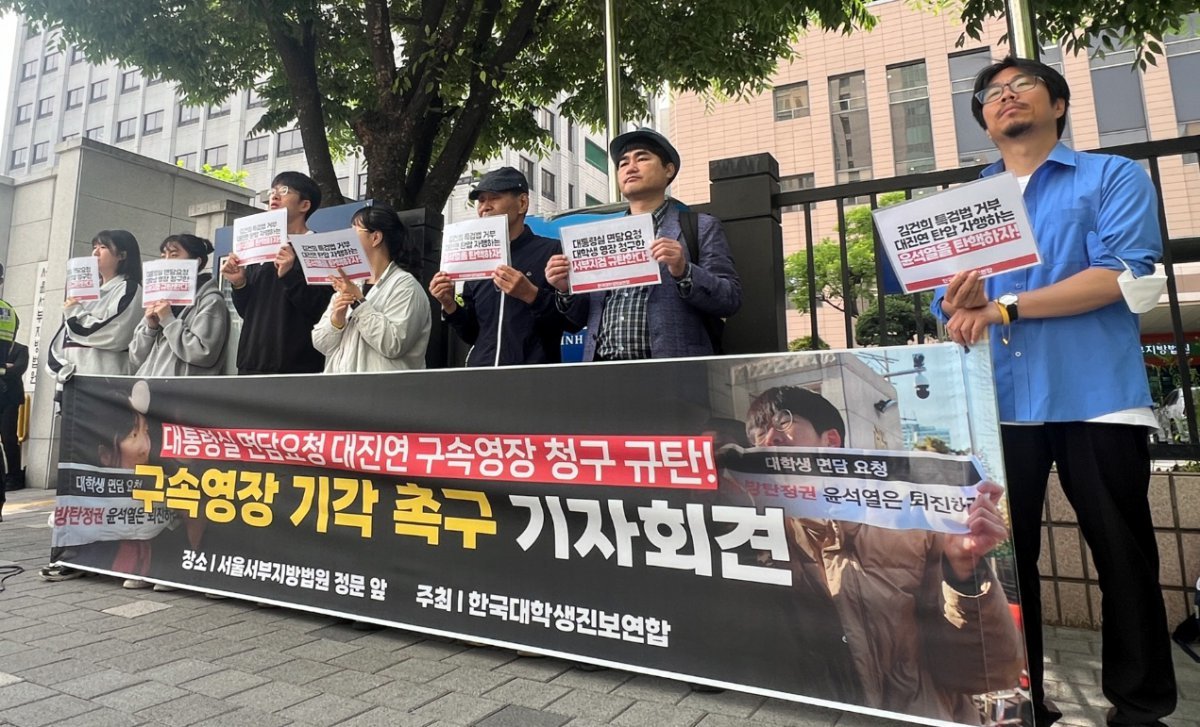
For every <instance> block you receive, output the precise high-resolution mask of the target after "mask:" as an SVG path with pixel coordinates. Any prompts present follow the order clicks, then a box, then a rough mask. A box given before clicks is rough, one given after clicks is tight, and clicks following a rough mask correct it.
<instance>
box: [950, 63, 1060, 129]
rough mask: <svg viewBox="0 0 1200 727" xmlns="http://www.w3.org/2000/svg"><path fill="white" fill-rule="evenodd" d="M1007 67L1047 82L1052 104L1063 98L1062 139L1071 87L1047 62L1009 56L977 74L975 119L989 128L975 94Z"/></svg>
mask: <svg viewBox="0 0 1200 727" xmlns="http://www.w3.org/2000/svg"><path fill="white" fill-rule="evenodd" d="M1005 68H1016V69H1017V70H1019V71H1022V72H1023V73H1026V74H1028V75H1030V76H1037V77H1038V78H1040V79H1042V82H1043V83H1045V84H1046V90H1047V91H1049V92H1050V103H1051V104H1053V103H1054V102H1055V101H1058V100H1059V99H1060V98H1061V99H1062V100H1063V104H1064V108H1063V115H1062V116H1060V117H1058V138H1060V139H1061V138H1062V135H1063V129H1065V128H1067V110H1068V109H1070V108H1071V87H1070V86H1068V85H1067V79H1065V78H1063V75H1062V74H1061V73H1059V72H1058V71H1056V70H1054V69H1053V68H1051V67H1050V66H1048V65H1046V64H1045V63H1042V62H1040V61H1034V60H1030V59H1028V58H1014V57H1013V56H1007V57H1006V58H1005V59H1004V60H1002V61H1000V62H998V63H993V64H992V65H990V66H988V67H987V68H985V69H983V70H982V71H980V72H979V75H977V76H975V87H974V88H973V89H972V90H971V93H972V96H971V113H972V114H973V115H974V116H975V120H976V121H977V122H979V125H980V126H981V127H982V128H983V129H984V130H985V131H986V130H987V124H986V123H985V122H984V120H983V104H981V103H979V99H977V98H975V96H974V94H977V93H979V92H980V91H982V90H983V89H985V88H987V87H988V84H990V83H991V82H992V79H993V78H995V77H996V75H997V74H998V73H1000V71H1003V70H1004V69H1005Z"/></svg>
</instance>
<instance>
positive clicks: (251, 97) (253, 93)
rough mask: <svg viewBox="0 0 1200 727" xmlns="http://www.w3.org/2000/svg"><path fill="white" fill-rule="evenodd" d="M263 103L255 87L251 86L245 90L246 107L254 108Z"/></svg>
mask: <svg viewBox="0 0 1200 727" xmlns="http://www.w3.org/2000/svg"><path fill="white" fill-rule="evenodd" d="M264 103H265V102H264V101H263V97H262V96H259V95H258V89H257V88H252V89H250V90H249V91H247V92H246V108H248V109H256V108H258V107H259V106H262V105H263V104H264Z"/></svg>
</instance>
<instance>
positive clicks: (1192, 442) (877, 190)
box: [772, 135, 1200, 460]
mask: <svg viewBox="0 0 1200 727" xmlns="http://www.w3.org/2000/svg"><path fill="white" fill-rule="evenodd" d="M1097 151H1102V152H1104V153H1107V154H1118V155H1121V156H1125V157H1128V158H1130V159H1134V160H1136V161H1138V162H1140V163H1142V164H1143V166H1145V167H1146V169H1147V171H1148V173H1149V175H1150V179H1151V181H1153V183H1154V187H1155V189H1156V190H1157V191H1158V193H1159V195H1158V197H1159V202H1158V221H1159V228H1160V230H1161V231H1162V236H1163V240H1164V245H1163V260H1162V262H1163V265H1164V267H1165V268H1166V273H1167V302H1166V304H1165V305H1166V306H1167V309H1168V311H1169V315H1170V322H1171V334H1172V341H1173V346H1174V352H1175V356H1174V358H1175V366H1176V367H1177V372H1178V383H1179V390H1180V392H1181V394H1182V400H1183V404H1184V411H1185V415H1186V416H1185V419H1186V423H1187V426H1186V428H1181V430H1180V431H1181V432H1185V435H1184V436H1183V437H1182V441H1171V438H1170V437H1167V438H1166V441H1156V442H1154V443H1153V444H1152V445H1151V456H1153V457H1154V458H1155V459H1176V460H1180V459H1187V460H1200V432H1198V431H1197V430H1198V427H1197V426H1196V404H1197V402H1196V397H1195V396H1193V391H1192V387H1193V376H1192V371H1191V367H1190V365H1189V362H1188V342H1187V338H1186V332H1185V330H1184V326H1183V316H1182V312H1181V308H1180V303H1179V290H1178V287H1177V280H1176V271H1175V266H1177V265H1180V264H1183V263H1191V262H1200V237H1180V238H1172V237H1171V236H1170V233H1169V230H1168V226H1167V215H1166V207H1165V205H1164V203H1163V199H1162V177H1161V174H1160V170H1159V160H1160V159H1161V158H1163V157H1174V156H1183V155H1187V154H1196V153H1197V152H1200V135H1195V136H1185V137H1180V138H1177V139H1165V140H1162V141H1151V142H1143V143H1138V144H1126V145H1123V146H1114V147H1107V148H1104V149H1100V150H1097ZM983 168H984V165H979V166H972V167H962V168H959V169H948V170H943V171H936V172H928V173H924V174H911V175H906V176H901V177H890V178H887V179H873V180H868V181H862V182H852V183H849V184H840V185H836V186H831V187H821V188H816V189H805V190H797V191H789V192H780V193H778V194H776V195H774V197H773V199H772V204H773V206H774V208H775V209H776V210H777V211H779V210H782V209H783V208H785V207H789V208H793V209H794V210H797V211H799V212H801V213H802V214H803V215H804V221H803V229H804V247H803V250H804V251H805V252H806V254H807V260H808V269H807V280H808V291H809V295H808V313H809V324H810V329H811V330H810V335H811V342H812V345H813V347H816V346H817V345H818V339H819V335H820V329H819V322H818V315H817V310H818V290H817V280H816V268H815V264H814V246H815V245H816V244H819V243H818V242H817V241H816V240H815V239H814V235H813V218H814V212H815V207H816V205H818V204H820V203H828V202H833V203H834V204H835V205H836V210H837V220H838V226H837V227H838V234H837V242H838V245H839V247H840V249H841V276H842V279H841V284H842V290H848V289H849V288H850V265H849V261H848V257H847V249H848V248H847V231H846V209H847V208H848V207H852V206H854V205H852V204H850V203H849V202H848V201H849V200H854V199H858V198H868V199H869V200H870V206H871V208H872V209H875V208H877V207H878V204H879V197H880V195H883V194H886V193H889V192H904V193H905V197H906V198H911V197H912V195H913V192H914V191H917V190H925V189H946V188H948V187H950V186H952V185H955V184H961V183H963V182H969V181H971V180H973V179H977V178H978V177H979V173H980V172H981V171H982V170H983ZM875 250H876V254H875V276H876V281H877V285H876V291H875V293H874V295H875V300H876V304H877V306H878V310H877V313H878V317H879V330H880V335H881V337H882V336H884V335H885V332H886V330H887V309H888V307H889V306H905V307H906V308H909V309H911V310H912V311H913V316H914V322H915V323H916V331H917V341H918V342H919V343H923V342H924V340H925V335H924V330H923V326H922V324H921V320H922V317H923V311H924V308H925V305H924V303H923V301H922V300H921V298H920V296H919V295H884V294H883V292H882V284H881V281H882V280H883V269H882V266H883V265H884V264H885V263H884V256H883V255H882V253H881V251H880V249H879V239H878V233H877V232H876V233H875ZM1160 308H1162V306H1161V305H1160ZM843 319H844V325H845V336H846V341H847V345H848V346H854V345H855V344H854V340H855V335H854V316H853V315H852V314H851V308H850V306H846V308H845V310H844V312H843ZM895 343H902V342H901V341H896V342H895Z"/></svg>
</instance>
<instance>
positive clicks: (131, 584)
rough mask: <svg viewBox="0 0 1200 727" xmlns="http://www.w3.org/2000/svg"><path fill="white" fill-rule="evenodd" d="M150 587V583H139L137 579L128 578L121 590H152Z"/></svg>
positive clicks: (122, 584) (123, 582)
mask: <svg viewBox="0 0 1200 727" xmlns="http://www.w3.org/2000/svg"><path fill="white" fill-rule="evenodd" d="M150 586H151V583H149V582H148V581H139V580H138V579H136V578H126V579H125V580H124V581H122V582H121V588H128V589H130V590H138V589H142V588H150Z"/></svg>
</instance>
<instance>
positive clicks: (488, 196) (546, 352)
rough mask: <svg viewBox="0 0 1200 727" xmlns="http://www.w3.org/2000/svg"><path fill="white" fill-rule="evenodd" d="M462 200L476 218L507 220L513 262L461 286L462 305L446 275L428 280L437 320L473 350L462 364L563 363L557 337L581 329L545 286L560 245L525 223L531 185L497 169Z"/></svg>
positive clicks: (517, 173)
mask: <svg viewBox="0 0 1200 727" xmlns="http://www.w3.org/2000/svg"><path fill="white" fill-rule="evenodd" d="M467 196H468V197H470V199H471V201H472V202H474V203H475V211H476V213H477V214H478V215H479V216H480V217H491V216H493V215H505V216H506V217H508V238H509V240H510V243H509V258H510V262H511V263H512V265H500V266H497V267H496V269H495V270H494V271H493V272H492V278H491V280H471V281H468V282H467V283H465V284H464V286H463V292H462V302H461V305H460V304H459V301H458V300H457V299H456V298H455V295H454V281H453V280H451V279H450V276H449V275H447V274H446V273H445V272H441V271H439V272H438V273H437V274H435V275H434V276H433V279H432V280H430V281H429V293H430V295H432V296H433V297H434V299H435V300H437V302H438V303H440V304H441V306H442V317H443V319H444V320H445V321H446V322H447V323H449V324H450V327H451V328H453V329H454V332H455V333H457V334H458V337H459V338H461V339H462V340H463V341H465V342H466V343H468V344H470V345H471V352H470V353H468V354H467V365H468V366H494V365H496V364H497V362H498V363H499V365H501V366H505V365H513V364H540V363H558V362H560V361H562V354H561V352H560V350H559V349H560V346H561V343H562V334H563V331H564V329H567V328H570V329H571V330H572V331H577V330H579V327H578V326H570V324H569V323H568V322H567V320H566V318H565V317H564V316H563V315H562V313H560V312H559V311H558V309H557V308H556V307H555V305H554V289H553V288H551V287H550V286H549V285H547V283H546V263H547V262H548V261H549V260H550V258H551V256H553V255H557V254H559V253H560V252H561V251H562V246H561V245H560V244H559V242H558V241H557V240H551V239H550V238H548V237H540V236H538V235H535V234H533V231H532V230H530V229H529V226H528V225H526V224H525V215H526V214H527V213H528V212H529V182H528V181H527V180H526V179H525V175H524V174H522V173H521V172H520V171H518V170H516V169H513V168H512V167H501V168H500V169H496V170H494V171H491V172H488V173H487V174H485V175H483V178H482V179H480V180H479V184H477V185H475V187H474V189H472V190H471V192H470V194H469V195H467ZM502 298H503V302H504V306H503V307H502V306H501V299H502ZM501 331H503V333H501ZM497 345H499V346H500V352H499V353H500V355H499V358H497V356H496V346H497Z"/></svg>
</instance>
